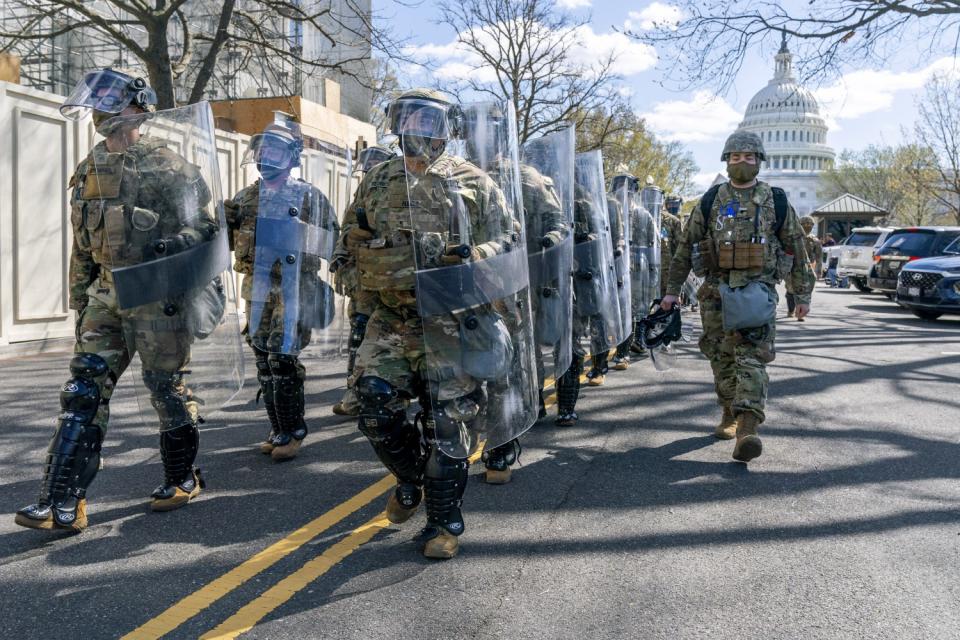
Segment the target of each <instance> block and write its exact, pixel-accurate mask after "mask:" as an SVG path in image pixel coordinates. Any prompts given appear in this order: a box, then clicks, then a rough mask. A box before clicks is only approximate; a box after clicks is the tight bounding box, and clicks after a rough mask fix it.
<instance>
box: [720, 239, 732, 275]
mask: <svg viewBox="0 0 960 640" xmlns="http://www.w3.org/2000/svg"><path fill="white" fill-rule="evenodd" d="M735 251H736V248H735V245H734V243H733V242H721V243H720V254H719V255H718V256H717V265H718V266H719V267H720V268H721V269H724V270H726V271H729V270H730V269H736V265H735V264H734V255H735Z"/></svg>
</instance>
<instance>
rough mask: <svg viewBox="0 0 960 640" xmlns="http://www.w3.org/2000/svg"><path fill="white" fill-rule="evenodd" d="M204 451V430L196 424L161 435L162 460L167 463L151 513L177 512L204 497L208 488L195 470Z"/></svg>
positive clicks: (156, 490)
mask: <svg viewBox="0 0 960 640" xmlns="http://www.w3.org/2000/svg"><path fill="white" fill-rule="evenodd" d="M199 448H200V431H199V430H198V429H197V425H195V424H192V423H190V424H185V425H181V426H179V427H176V428H174V429H169V430H167V431H163V432H161V433H160V459H161V460H162V462H163V475H164V481H163V484H162V485H160V486H159V487H157V488H156V489H155V490H154V492H153V493H152V494H150V496H151V498H153V500H152V501H151V503H150V510H151V511H173V510H174V509H179V508H180V507H183V506H185V505H186V504H187V503H188V502H190V501H191V500H193V499H194V498H196V497H197V496H198V495H200V489H202V488H203V487H204V486H205V485H204V482H203V476H201V475H200V470H199V469H195V468H194V467H193V461H194V460H196V458H197V450H198V449H199Z"/></svg>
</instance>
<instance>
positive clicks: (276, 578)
mask: <svg viewBox="0 0 960 640" xmlns="http://www.w3.org/2000/svg"><path fill="white" fill-rule="evenodd" d="M783 315H784V313H783V312H782V313H781V316H783ZM778 337H779V341H778V356H777V360H776V362H774V363H773V365H772V366H771V367H770V374H771V386H770V397H771V402H770V405H769V409H768V422H767V424H766V425H765V426H764V428H763V432H762V435H763V437H764V445H765V446H764V454H763V456H762V457H761V458H759V459H758V460H756V461H754V462H752V463H751V464H750V465H749V467H746V466H744V465H741V464H738V463H735V462H733V461H732V460H731V458H730V453H731V451H732V447H733V445H732V443H731V442H718V441H716V440H714V439H713V438H712V437H711V435H710V434H711V431H712V428H713V425H714V423H715V422H716V419H717V417H718V408H717V407H716V405H715V402H714V397H713V390H712V382H711V379H710V374H709V367H708V365H707V363H706V361H704V360H703V359H702V358H701V357H700V355H699V353H698V352H697V351H696V348H695V346H694V345H688V346H685V347H683V349H682V355H681V357H680V359H679V361H678V363H677V366H676V368H675V369H673V370H672V371H670V372H668V373H666V374H661V373H658V372H656V371H655V370H654V369H653V367H652V366H651V363H650V362H649V361H644V362H638V363H634V365H633V366H631V368H630V369H629V370H628V371H626V372H615V373H611V375H610V376H609V377H608V379H607V384H606V385H605V386H604V387H601V388H589V389H586V390H585V392H584V394H583V396H582V399H581V403H580V406H579V407H578V409H579V410H580V415H581V420H580V423H579V424H578V425H577V426H576V427H575V428H567V429H560V428H556V427H554V426H553V425H552V421H544V422H542V423H541V424H538V425H536V426H535V427H534V429H533V430H532V431H531V432H530V433H529V434H528V435H527V436H526V437H525V438H524V439H523V443H524V450H523V454H522V456H521V463H522V464H521V465H520V467H519V468H518V470H517V471H516V472H515V474H514V481H513V482H512V483H511V484H509V485H506V486H497V487H495V486H489V485H485V484H484V483H483V482H482V480H481V476H480V470H481V469H480V465H476V466H475V468H474V470H473V473H472V474H471V478H470V484H469V486H468V489H467V494H466V500H465V505H464V509H465V513H466V518H467V529H466V534H465V535H464V537H463V538H462V550H461V555H460V556H459V557H458V558H456V559H454V560H451V561H445V562H433V561H428V560H426V559H424V558H422V557H421V556H420V555H419V554H418V553H417V550H416V547H415V544H414V542H413V538H414V536H415V535H416V533H417V531H418V530H419V528H420V527H421V526H422V524H423V514H422V512H421V513H420V514H418V517H416V518H414V519H413V520H412V521H410V522H409V523H407V524H405V525H404V526H402V527H395V526H386V525H384V523H383V522H382V521H381V520H380V519H379V518H378V514H379V513H380V511H381V509H382V507H383V503H384V500H385V495H384V491H385V489H386V487H387V486H388V482H385V481H383V478H384V471H383V470H382V468H381V467H380V466H379V465H378V464H377V463H376V461H375V459H374V457H373V454H372V451H371V450H370V447H369V445H368V444H367V443H366V441H365V440H363V439H362V438H360V437H359V434H358V432H357V431H356V426H355V424H354V423H353V422H352V421H350V420H346V421H344V420H341V419H339V418H336V417H335V416H332V415H331V414H330V412H329V407H330V405H331V404H332V403H333V402H335V401H336V400H337V399H338V398H339V394H340V391H339V390H338V386H339V385H340V384H341V380H340V376H339V375H338V373H337V372H331V371H324V363H322V362H319V361H317V360H311V359H307V361H306V364H307V367H308V371H309V373H310V379H309V382H308V389H307V391H308V396H307V403H308V422H309V425H310V427H311V430H312V431H311V435H310V436H309V439H308V444H307V445H306V446H305V447H304V448H303V449H302V450H301V455H300V456H299V457H298V458H297V459H296V460H294V461H292V462H289V463H284V464H274V463H272V462H271V461H270V459H269V458H268V457H266V456H262V455H261V454H259V453H258V452H257V451H256V450H255V448H254V446H255V444H256V443H257V442H258V441H259V439H260V437H261V436H262V435H263V433H264V432H265V431H266V427H265V424H264V416H263V415H262V413H261V411H262V410H261V411H258V410H257V409H256V408H254V407H253V404H252V399H253V393H254V392H253V390H252V389H253V385H251V384H250V382H251V381H252V375H253V374H252V371H248V387H247V388H246V389H245V390H244V392H243V393H242V395H241V398H240V401H239V402H238V403H237V404H236V405H234V406H232V407H230V408H228V410H227V411H224V412H222V413H220V414H219V415H217V416H214V417H213V418H212V419H211V420H210V421H209V422H208V423H207V424H206V426H205V429H204V431H203V436H202V454H201V460H200V464H201V466H202V467H203V469H204V472H205V475H206V477H207V481H208V489H207V490H206V491H205V492H204V493H203V494H202V495H201V497H200V498H199V499H198V500H196V501H195V502H194V503H192V504H191V505H190V506H189V507H187V508H185V509H181V510H179V511H176V512H172V513H167V514H154V513H150V512H149V511H148V509H147V502H148V496H149V493H150V492H151V491H152V490H153V488H154V487H155V486H156V485H157V484H158V483H159V482H160V480H161V477H162V474H161V468H160V463H159V455H158V451H157V436H156V433H155V432H154V430H153V428H152V427H150V426H147V425H144V424H142V423H140V422H139V421H138V420H137V419H136V418H135V413H136V402H135V401H134V399H133V393H132V387H131V386H130V385H129V384H128V385H127V386H125V387H121V388H120V390H119V391H118V394H117V395H116V396H115V402H113V403H112V406H113V415H114V422H113V425H112V429H111V431H110V433H109V434H108V437H107V441H106V444H105V459H106V467H105V469H104V470H103V471H102V472H101V474H100V475H99V476H98V478H97V480H96V481H95V483H94V485H93V487H92V488H91V491H90V509H89V515H90V520H91V526H90V528H89V529H88V530H87V531H86V532H84V533H83V534H81V535H78V536H64V535H54V536H51V535H47V534H44V533H43V532H36V531H28V530H24V529H21V528H19V527H16V526H15V525H14V524H13V517H12V514H13V512H14V511H15V510H16V508H18V507H20V506H22V505H23V504H26V503H27V502H31V501H33V500H34V498H35V493H36V490H37V488H38V486H39V478H40V476H39V474H40V464H39V462H40V460H41V456H42V453H43V451H44V449H45V446H46V441H47V439H48V438H49V436H50V433H51V430H52V425H53V421H54V418H55V416H56V413H57V390H58V386H59V384H60V383H61V382H62V380H63V379H65V377H66V375H65V372H66V363H67V357H66V356H64V355H62V354H60V355H58V354H50V355H44V356H37V357H19V358H16V359H7V360H2V361H0V371H2V374H0V377H2V385H0V420H2V424H3V429H2V431H0V487H2V490H0V512H3V513H5V514H9V515H5V516H3V517H2V519H0V597H2V600H0V601H2V602H3V610H4V615H3V616H0V636H2V637H10V638H41V637H42V638H50V637H72V638H85V639H86V638H90V639H92V638H114V637H120V636H123V635H124V634H128V633H130V632H135V633H134V634H132V635H131V636H130V637H156V636H159V635H162V634H166V636H165V637H170V638H196V637H200V636H203V635H205V634H206V637H236V636H237V635H240V634H242V635H243V637H244V638H336V639H344V638H358V639H359V638H363V639H369V638H388V637H389V638H396V639H406V638H409V639H411V640H424V639H432V638H438V639H439V638H444V639H446V638H670V639H687V638H690V639H692V638H710V639H711V640H717V639H724V638H731V639H732V638H738V639H743V638H750V639H752V638H757V639H761V638H762V639H765V640H770V639H776V638H791V639H793V638H804V639H806V638H831V639H832V638H871V639H873V638H891V639H893V638H896V639H898V640H903V639H908V638H917V639H924V640H931V639H935V638H944V639H947V638H950V639H955V638H958V637H960V631H958V630H960V606H958V602H960V586H958V581H957V576H958V575H960V552H958V547H960V482H958V480H960V391H958V390H960V318H952V319H948V318H945V319H942V320H941V321H939V322H935V323H929V322H923V321H920V320H917V319H915V318H913V316H911V315H910V314H909V313H907V312H905V311H903V310H901V309H899V308H897V307H896V306H895V305H893V304H892V303H890V302H889V301H887V300H886V299H883V298H880V297H877V296H867V295H862V294H858V293H856V292H854V291H853V290H850V291H838V290H829V289H824V288H818V289H817V291H816V294H815V297H814V310H813V315H812V316H811V317H810V318H809V320H808V321H807V322H805V323H803V324H800V323H797V322H795V321H793V320H786V319H783V318H782V321H781V323H780V326H779V328H778ZM250 369H251V370H252V367H250ZM378 483H379V484H378ZM371 487H372V488H371ZM298 529H299V531H298Z"/></svg>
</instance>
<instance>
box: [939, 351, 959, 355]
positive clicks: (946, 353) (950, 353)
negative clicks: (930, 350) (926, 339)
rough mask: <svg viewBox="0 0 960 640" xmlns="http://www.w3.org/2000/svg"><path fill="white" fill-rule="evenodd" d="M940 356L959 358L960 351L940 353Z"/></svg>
mask: <svg viewBox="0 0 960 640" xmlns="http://www.w3.org/2000/svg"><path fill="white" fill-rule="evenodd" d="M940 355H942V356H960V351H941V352H940Z"/></svg>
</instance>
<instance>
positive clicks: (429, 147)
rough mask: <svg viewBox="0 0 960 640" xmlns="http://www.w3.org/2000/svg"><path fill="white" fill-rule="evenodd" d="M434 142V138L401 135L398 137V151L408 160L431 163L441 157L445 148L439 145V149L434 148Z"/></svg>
mask: <svg viewBox="0 0 960 640" xmlns="http://www.w3.org/2000/svg"><path fill="white" fill-rule="evenodd" d="M434 142H436V139H435V138H424V137H423V136H412V135H403V136H400V149H401V150H402V151H403V155H405V156H406V157H408V158H425V159H426V160H427V161H428V162H433V161H434V160H436V159H437V158H439V157H440V156H441V155H443V150H444V148H445V146H446V145H444V144H442V143H441V144H440V146H439V148H434V146H433V143H434Z"/></svg>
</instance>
